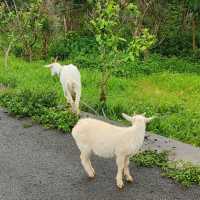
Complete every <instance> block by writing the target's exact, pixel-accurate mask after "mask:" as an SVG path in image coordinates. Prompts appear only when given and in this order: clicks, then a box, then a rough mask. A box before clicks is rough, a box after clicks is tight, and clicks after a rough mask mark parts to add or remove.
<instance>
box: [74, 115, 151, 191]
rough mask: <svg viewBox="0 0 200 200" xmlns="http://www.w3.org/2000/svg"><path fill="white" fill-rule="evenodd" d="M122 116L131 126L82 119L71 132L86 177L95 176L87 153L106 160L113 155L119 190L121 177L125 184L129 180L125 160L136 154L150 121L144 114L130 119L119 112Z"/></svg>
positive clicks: (121, 181)
mask: <svg viewBox="0 0 200 200" xmlns="http://www.w3.org/2000/svg"><path fill="white" fill-rule="evenodd" d="M122 116H123V117H124V118H125V119H126V120H128V121H130V122H131V123H132V126H130V127H118V126H114V125H111V124H108V123H106V122H103V121H100V120H96V119H91V118H85V119H80V120H79V121H78V123H77V124H76V125H75V127H74V128H73V130H72V135H73V138H74V139H75V141H76V144H77V146H78V148H79V149H80V151H81V155H80V159H81V163H82V165H83V167H84V169H85V171H86V173H87V174H88V176H89V177H91V178H93V177H94V176H95V171H94V169H93V167H92V165H91V162H90V155H91V153H94V154H96V155H98V156H100V157H106V158H110V157H114V156H116V164H117V167H118V171H117V176H116V182H117V186H118V187H119V188H122V187H123V186H124V183H123V180H122V179H123V174H124V175H125V177H126V180H127V181H129V182H132V181H133V178H132V176H131V175H130V172H129V167H128V165H129V157H130V156H132V155H135V154H136V153H138V151H139V149H140V147H141V146H142V144H143V141H144V136H145V128H146V123H148V122H150V121H151V119H152V118H146V117H145V116H144V115H135V116H133V117H130V116H128V115H126V114H124V113H123V114H122Z"/></svg>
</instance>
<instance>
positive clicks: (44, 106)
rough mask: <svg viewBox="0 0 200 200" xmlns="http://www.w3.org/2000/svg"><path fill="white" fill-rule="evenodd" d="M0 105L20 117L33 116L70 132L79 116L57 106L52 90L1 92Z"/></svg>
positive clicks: (43, 122)
mask: <svg viewBox="0 0 200 200" xmlns="http://www.w3.org/2000/svg"><path fill="white" fill-rule="evenodd" d="M0 105H1V106H4V107H6V108H7V109H8V110H9V111H10V112H11V113H14V114H15V115H17V116H20V117H32V118H33V119H34V120H36V121H38V122H40V123H41V124H43V125H45V126H46V127H50V128H58V129H59V130H61V131H63V132H70V131H71V128H72V127H73V125H74V124H75V123H76V121H77V120H78V118H77V117H76V116H75V115H74V114H72V113H71V112H69V111H65V110H61V109H59V108H58V106H57V96H56V94H55V93H54V92H51V91H49V92H48V91H39V92H38V91H31V90H28V89H25V90H21V91H18V92H16V93H13V92H8V93H3V94H0Z"/></svg>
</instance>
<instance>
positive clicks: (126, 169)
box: [124, 156, 133, 182]
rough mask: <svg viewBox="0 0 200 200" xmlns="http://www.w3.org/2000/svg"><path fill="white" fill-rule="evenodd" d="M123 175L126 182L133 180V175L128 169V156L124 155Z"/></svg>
mask: <svg viewBox="0 0 200 200" xmlns="http://www.w3.org/2000/svg"><path fill="white" fill-rule="evenodd" d="M124 175H125V178H126V180H127V181H128V182H133V177H132V176H131V174H130V171H129V156H126V158H125V163H124Z"/></svg>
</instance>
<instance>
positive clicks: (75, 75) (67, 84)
mask: <svg viewBox="0 0 200 200" xmlns="http://www.w3.org/2000/svg"><path fill="white" fill-rule="evenodd" d="M46 67H48V68H50V70H51V75H52V76H54V75H57V76H59V78H60V82H61V84H62V88H63V91H64V96H65V97H66V99H67V101H68V102H69V104H70V105H71V108H72V112H74V113H76V114H79V112H80V111H79V102H80V97H81V75H80V72H79V70H78V68H77V67H76V66H75V65H73V64H70V65H63V66H61V65H60V64H59V63H57V62H54V63H52V64H49V65H46Z"/></svg>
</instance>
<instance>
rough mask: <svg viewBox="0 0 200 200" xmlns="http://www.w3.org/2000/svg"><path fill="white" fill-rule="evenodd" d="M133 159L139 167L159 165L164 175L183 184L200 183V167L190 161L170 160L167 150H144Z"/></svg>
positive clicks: (187, 185)
mask: <svg viewBox="0 0 200 200" xmlns="http://www.w3.org/2000/svg"><path fill="white" fill-rule="evenodd" d="M131 161H132V162H134V163H135V164H136V166H139V167H159V168H161V171H162V176H165V177H168V178H171V179H173V180H174V181H176V182H178V183H180V184H182V185H183V186H186V187H189V186H191V185H193V184H196V185H200V167H199V166H193V165H191V164H189V163H183V162H170V161H169V160H168V153H167V152H161V153H158V152H156V151H144V152H142V153H140V154H138V155H136V156H134V157H132V158H131Z"/></svg>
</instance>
